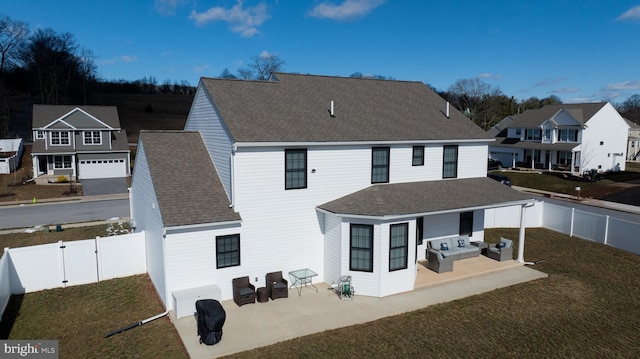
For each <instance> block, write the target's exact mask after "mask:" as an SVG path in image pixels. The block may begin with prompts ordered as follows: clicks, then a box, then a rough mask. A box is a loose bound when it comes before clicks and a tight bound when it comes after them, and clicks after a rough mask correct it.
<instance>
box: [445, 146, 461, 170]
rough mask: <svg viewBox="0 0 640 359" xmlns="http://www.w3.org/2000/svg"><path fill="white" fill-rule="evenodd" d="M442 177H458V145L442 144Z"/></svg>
mask: <svg viewBox="0 0 640 359" xmlns="http://www.w3.org/2000/svg"><path fill="white" fill-rule="evenodd" d="M443 153H444V154H443V158H442V178H458V146H457V145H453V146H444V147H443Z"/></svg>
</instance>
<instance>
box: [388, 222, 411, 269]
mask: <svg viewBox="0 0 640 359" xmlns="http://www.w3.org/2000/svg"><path fill="white" fill-rule="evenodd" d="M408 253H409V224H408V223H400V224H392V225H391V227H390V233H389V272H392V271H394V270H399V269H407V262H408Z"/></svg>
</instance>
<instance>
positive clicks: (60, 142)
mask: <svg viewBox="0 0 640 359" xmlns="http://www.w3.org/2000/svg"><path fill="white" fill-rule="evenodd" d="M62 134H65V136H66V138H63V137H64V136H62ZM56 135H57V136H56ZM55 137H57V138H55ZM49 138H50V140H49V143H50V144H51V146H69V145H70V144H71V140H70V138H69V131H51V133H50V135H49ZM63 139H66V142H63ZM54 141H56V142H58V143H54Z"/></svg>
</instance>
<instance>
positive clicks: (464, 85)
mask: <svg viewBox="0 0 640 359" xmlns="http://www.w3.org/2000/svg"><path fill="white" fill-rule="evenodd" d="M498 96H504V95H503V94H502V91H500V89H499V88H498V87H496V86H492V85H489V84H487V83H486V82H483V81H482V80H480V79H478V78H473V79H461V80H458V81H456V82H455V83H454V84H453V85H451V86H450V87H449V90H448V93H446V94H445V98H447V99H448V100H449V101H450V102H451V103H452V104H453V105H454V106H455V107H456V108H457V109H458V110H460V111H462V112H463V113H464V114H465V115H467V117H469V118H470V119H471V120H472V121H473V122H475V123H476V124H477V125H478V126H480V127H481V128H482V129H483V130H485V131H486V130H488V129H490V128H491V126H493V125H494V124H495V123H497V122H498V121H499V120H501V119H502V118H500V119H498V120H497V121H496V120H495V116H491V115H490V112H491V106H490V104H491V101H492V98H493V97H498ZM505 98H506V96H505Z"/></svg>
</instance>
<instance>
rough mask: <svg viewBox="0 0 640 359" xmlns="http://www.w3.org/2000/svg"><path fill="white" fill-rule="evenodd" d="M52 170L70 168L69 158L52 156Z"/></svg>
mask: <svg viewBox="0 0 640 359" xmlns="http://www.w3.org/2000/svg"><path fill="white" fill-rule="evenodd" d="M53 168H55V169H64V168H71V156H53Z"/></svg>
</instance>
